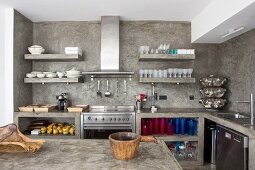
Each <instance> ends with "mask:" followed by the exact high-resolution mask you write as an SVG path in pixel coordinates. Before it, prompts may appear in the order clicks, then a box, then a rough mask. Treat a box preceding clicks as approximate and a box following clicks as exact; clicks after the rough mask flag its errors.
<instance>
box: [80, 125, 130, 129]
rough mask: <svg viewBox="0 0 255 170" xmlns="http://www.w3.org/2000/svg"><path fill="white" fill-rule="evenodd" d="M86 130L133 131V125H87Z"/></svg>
mask: <svg viewBox="0 0 255 170" xmlns="http://www.w3.org/2000/svg"><path fill="white" fill-rule="evenodd" d="M83 128H84V129H116V130H117V129H132V125H131V124H111V125H108V124H89V125H88V124H86V125H84V126H83Z"/></svg>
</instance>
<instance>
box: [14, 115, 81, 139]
mask: <svg viewBox="0 0 255 170" xmlns="http://www.w3.org/2000/svg"><path fill="white" fill-rule="evenodd" d="M80 115H81V113H69V112H66V111H52V112H36V113H35V112H14V120H13V121H14V123H15V124H16V125H17V126H18V128H19V129H20V130H21V131H22V132H24V131H26V130H27V127H28V126H29V125H30V123H31V121H33V120H38V119H40V120H50V121H53V122H68V121H72V122H68V123H71V124H74V125H75V135H62V134H59V135H49V134H40V135H27V136H28V137H31V138H37V139H80V134H81V123H80V122H81V116H80Z"/></svg>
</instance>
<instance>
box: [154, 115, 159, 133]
mask: <svg viewBox="0 0 255 170" xmlns="http://www.w3.org/2000/svg"><path fill="white" fill-rule="evenodd" d="M153 129H154V134H159V118H153Z"/></svg>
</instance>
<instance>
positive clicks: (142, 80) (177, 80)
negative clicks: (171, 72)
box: [139, 77, 196, 84]
mask: <svg viewBox="0 0 255 170" xmlns="http://www.w3.org/2000/svg"><path fill="white" fill-rule="evenodd" d="M139 82H140V83H175V84H181V83H185V84H186V83H195V82H196V79H195V78H143V77H141V78H140V79H139Z"/></svg>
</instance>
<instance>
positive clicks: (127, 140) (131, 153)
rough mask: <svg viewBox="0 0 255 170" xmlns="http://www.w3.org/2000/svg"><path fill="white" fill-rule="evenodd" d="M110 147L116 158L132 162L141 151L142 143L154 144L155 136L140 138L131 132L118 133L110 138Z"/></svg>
mask: <svg viewBox="0 0 255 170" xmlns="http://www.w3.org/2000/svg"><path fill="white" fill-rule="evenodd" d="M109 141H110V146H111V149H112V154H113V156H114V158H116V159H118V160H130V159H132V158H134V157H135V156H136V155H137V153H138V149H139V144H140V142H154V143H157V139H156V138H154V137H153V136H140V135H137V134H135V133H130V132H118V133H113V134H111V135H110V136H109Z"/></svg>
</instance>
